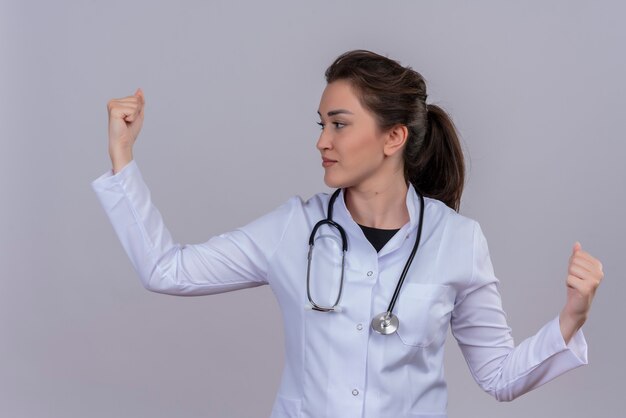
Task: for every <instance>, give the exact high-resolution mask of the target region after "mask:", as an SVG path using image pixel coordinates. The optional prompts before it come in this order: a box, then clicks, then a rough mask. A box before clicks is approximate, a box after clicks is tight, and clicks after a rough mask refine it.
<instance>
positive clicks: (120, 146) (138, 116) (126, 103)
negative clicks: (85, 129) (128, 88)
mask: <svg viewBox="0 0 626 418" xmlns="http://www.w3.org/2000/svg"><path fill="white" fill-rule="evenodd" d="M144 105H145V99H144V96H143V91H141V89H140V88H138V89H137V91H135V94H134V95H132V96H127V97H124V98H121V99H111V100H109V102H108V103H107V110H108V111H109V155H110V156H111V162H112V163H113V172H114V173H117V172H118V171H120V170H121V169H122V168H124V166H126V164H128V163H129V162H130V161H131V160H132V159H133V154H132V151H133V145H134V144H135V141H136V140H137V136H138V135H139V131H141V126H142V125H143V115H144Z"/></svg>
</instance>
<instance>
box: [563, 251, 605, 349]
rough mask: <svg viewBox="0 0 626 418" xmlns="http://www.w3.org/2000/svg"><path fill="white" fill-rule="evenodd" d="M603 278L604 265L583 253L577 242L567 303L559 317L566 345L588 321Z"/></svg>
mask: <svg viewBox="0 0 626 418" xmlns="http://www.w3.org/2000/svg"><path fill="white" fill-rule="evenodd" d="M603 278H604V273H603V272H602V263H600V261H599V260H598V259H597V258H595V257H593V256H592V255H591V254H589V253H588V252H586V251H583V250H582V247H581V245H580V243H579V242H576V244H574V248H573V250H572V255H571V257H570V259H569V266H568V269H567V301H566V302H565V307H564V308H563V310H562V311H561V315H560V317H559V318H560V323H561V333H562V334H563V338H564V339H565V342H566V343H567V342H569V339H570V338H571V337H572V335H574V333H575V332H576V331H577V330H578V328H580V327H581V326H582V324H583V323H584V322H585V321H586V320H587V315H588V314H589V309H590V308H591V302H592V300H593V297H594V295H595V294H596V289H597V288H598V286H599V285H600V282H601V281H602V279H603Z"/></svg>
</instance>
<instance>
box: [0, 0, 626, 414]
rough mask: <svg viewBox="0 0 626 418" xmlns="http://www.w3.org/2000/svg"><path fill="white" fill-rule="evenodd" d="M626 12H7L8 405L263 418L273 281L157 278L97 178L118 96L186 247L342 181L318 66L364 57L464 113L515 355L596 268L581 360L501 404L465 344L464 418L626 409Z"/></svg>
mask: <svg viewBox="0 0 626 418" xmlns="http://www.w3.org/2000/svg"><path fill="white" fill-rule="evenodd" d="M625 12H626V6H624V5H623V3H621V2H618V1H598V2H584V1H565V0H559V1H548V2H546V1H538V0H533V1H526V2H514V1H474V2H461V1H456V2H426V1H390V2H380V1H345V2H334V1H315V2H294V1H275V0H272V1H263V2H255V1H248V2H244V1H207V2H201V1H180V2H173V1H172V2H167V3H166V2H150V1H132V2H130V1H121V0H113V1H107V2H95V1H69V0H59V1H56V2H45V1H39V2H20V1H17V0H14V1H8V0H1V1H0V141H2V143H1V145H2V147H1V149H0V185H1V188H0V191H1V192H2V198H1V202H2V203H1V205H0V211H1V216H0V245H1V247H0V269H1V270H0V271H1V276H0V416H2V417H12V418H22V417H54V418H57V417H59V418H60V417H63V418H73V417H76V418H78V417H81V418H82V417H94V418H99V417H123V418H125V417H148V416H149V417H153V418H157V417H174V416H176V417H193V418H195V417H198V418H199V417H264V416H268V415H269V412H270V409H271V405H272V403H273V400H274V395H275V391H276V389H277V386H278V381H279V378H280V373H281V369H282V356H283V340H282V323H281V319H280V317H279V312H278V307H277V305H276V303H275V300H274V298H273V296H272V294H271V291H270V289H269V287H262V288H255V289H250V290H245V291H239V292H233V293H228V294H222V295H215V296H210V297H199V298H182V297H178V298H177V297H172V296H165V295H159V294H155V293H150V292H148V291H146V290H145V289H143V288H142V287H141V285H140V282H139V279H138V278H137V277H136V276H135V273H134V271H133V269H132V266H131V264H130V262H129V260H128V258H127V257H126V254H125V253H124V252H123V249H122V247H121V245H120V243H119V241H118V240H117V237H116V236H115V234H114V231H113V229H112V228H111V226H110V224H109V223H108V220H107V218H106V216H105V214H104V212H103V211H102V209H101V208H100V206H99V203H98V201H97V198H96V196H95V194H94V193H93V192H92V190H91V188H90V182H91V181H92V180H94V179H95V178H96V177H98V176H100V175H101V174H102V173H104V172H105V171H106V170H109V169H110V167H111V164H110V160H109V157H108V152H107V111H106V104H107V101H108V100H109V99H111V98H119V97H124V96H127V95H130V94H132V93H133V92H134V91H135V89H136V88H137V87H141V88H142V89H143V90H144V93H145V97H146V110H145V122H144V127H143V130H142V132H141V134H140V136H139V139H138V142H137V144H136V147H135V152H134V155H135V159H136V161H137V163H138V164H139V166H140V168H141V170H142V173H143V174H144V177H145V179H146V182H147V183H148V185H149V186H150V188H151V191H152V196H153V201H154V203H155V204H156V205H157V207H158V208H159V209H160V211H161V213H162V214H163V216H164V218H165V221H166V223H167V225H168V228H169V229H170V231H171V232H172V234H173V235H174V237H175V239H177V240H178V241H179V242H186V243H196V242H204V241H206V240H208V239H209V238H210V237H211V236H213V235H215V234H218V233H220V232H224V231H227V230H230V229H233V228H235V227H237V226H240V225H243V224H245V223H247V222H249V221H251V220H252V219H254V218H256V217H258V216H260V215H262V214H264V213H265V212H267V211H269V210H271V209H273V208H274V207H276V206H278V205H279V204H281V203H282V202H284V201H285V200H286V199H288V198H289V197H290V196H292V195H295V194H299V195H300V196H303V197H305V198H308V197H309V196H311V195H313V194H314V193H316V192H319V191H326V190H327V188H326V187H325V185H324V183H323V180H322V176H323V169H322V168H321V165H320V158H319V153H318V152H317V150H316V149H315V142H316V140H317V136H318V134H319V131H318V129H319V128H318V126H317V125H316V122H317V121H318V117H317V114H316V111H317V106H318V104H319V99H320V96H321V93H322V90H323V88H324V86H325V82H324V78H323V73H324V70H325V69H326V67H327V66H328V65H329V64H330V63H331V62H332V61H333V60H334V58H335V57H336V56H337V55H339V54H340V53H342V52H345V51H347V50H349V49H356V48H364V49H370V50H373V51H375V52H378V53H381V54H383V55H387V56H389V57H391V58H393V59H397V60H399V61H400V62H401V63H402V64H404V65H410V66H412V67H413V68H414V69H416V70H417V71H419V72H420V73H422V74H423V75H424V76H425V78H426V80H427V83H428V93H429V99H428V101H429V102H430V103H437V104H439V105H441V106H442V107H444V108H445V109H446V110H448V112H449V113H450V114H451V115H452V117H453V119H454V121H455V123H456V125H457V127H458V129H459V131H460V133H461V136H462V140H463V146H464V150H465V153H466V157H467V165H468V172H467V174H468V176H467V185H466V189H465V193H464V196H463V200H462V204H461V213H462V214H464V215H466V216H469V217H472V218H474V219H476V220H478V221H479V222H480V223H481V226H482V228H483V231H484V232H485V235H486V237H487V239H488V241H489V246H490V250H491V257H492V260H493V263H494V267H495V270H496V274H497V276H498V277H499V278H500V280H501V292H502V297H503V305H504V309H505V310H506V312H507V314H508V319H509V325H510V326H511V327H512V328H513V333H514V334H513V335H514V337H515V339H516V341H517V342H520V341H522V340H523V339H524V338H526V337H528V336H530V335H532V334H533V333H534V332H535V331H537V330H538V329H539V327H540V326H541V325H543V324H544V323H545V322H546V321H548V320H549V319H551V318H553V317H554V316H555V315H556V314H558V312H559V311H560V309H561V307H562V305H563V303H564V301H565V277H566V268H567V262H568V257H569V255H570V252H571V248H572V245H573V243H574V241H576V240H579V241H580V242H581V243H582V245H583V249H586V250H588V251H590V252H591V253H592V254H594V255H595V256H597V257H598V258H600V260H601V261H602V262H603V264H604V271H605V280H604V282H603V284H602V286H601V287H600V289H599V291H598V294H597V296H596V299H595V302H594V306H593V307H592V311H591V316H590V318H589V320H588V322H587V323H586V324H585V326H584V328H583V332H584V333H585V336H586V338H587V341H588V343H589V363H590V364H589V365H588V366H585V367H583V368H579V369H577V370H574V371H572V372H570V373H567V374H566V375H564V376H562V377H560V378H558V379H557V380H555V381H553V382H551V383H549V384H547V385H545V386H543V387H541V388H539V389H537V390H535V391H533V392H531V393H528V394H526V395H524V396H522V397H521V398H519V399H517V400H515V401H513V402H512V403H497V402H496V401H495V400H494V399H492V398H490V397H489V396H488V395H486V394H484V393H483V392H482V391H481V390H480V388H479V387H478V385H476V384H475V383H474V382H473V380H472V378H471V376H470V373H469V371H468V369H467V366H466V365H465V362H464V360H463V358H462V356H461V354H460V351H459V350H458V347H457V346H456V342H455V341H454V339H453V338H451V337H450V338H449V341H448V345H447V348H448V349H447V358H446V364H445V367H446V376H447V379H448V384H449V414H450V417H451V418H462V417H481V418H492V417H494V418H495V417H511V418H517V417H520V418H521V417H524V418H526V417H529V416H533V417H537V418H540V417H554V416H567V417H570V418H583V417H585V418H587V417H589V416H600V417H609V418H610V417H618V416H621V414H623V400H622V399H621V398H622V397H623V376H624V373H625V372H626V361H625V360H624V357H623V346H624V343H625V339H624V326H623V322H622V318H624V315H625V314H626V312H625V309H624V307H623V304H622V300H621V299H622V297H623V294H624V293H625V291H626V286H625V284H624V280H623V279H624V277H623V271H624V269H623V268H622V264H621V263H622V262H623V259H624V256H623V255H624V253H625V250H626V245H625V244H624V236H625V235H626V226H625V222H624V218H623V212H624V210H623V207H624V204H625V203H626V168H625V165H624V163H623V158H624V155H625V154H626V146H625V145H624V144H625V139H626V138H625V137H624V133H623V126H622V125H623V120H624V117H625V115H626V100H625V99H626V86H625V81H624V74H626V55H625V54H624V53H623V48H624V43H625V41H626V26H624V24H623V16H624V13H625ZM259 199H260V200H259ZM251 201H254V202H260V203H255V204H254V205H251V204H250V203H249V202H251ZM620 260H622V261H620Z"/></svg>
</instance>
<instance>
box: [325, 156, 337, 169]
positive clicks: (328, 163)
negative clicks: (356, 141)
mask: <svg viewBox="0 0 626 418" xmlns="http://www.w3.org/2000/svg"><path fill="white" fill-rule="evenodd" d="M336 162H337V161H336V160H331V159H330V158H325V157H322V166H324V167H330V166H331V165H333V164H335V163H336Z"/></svg>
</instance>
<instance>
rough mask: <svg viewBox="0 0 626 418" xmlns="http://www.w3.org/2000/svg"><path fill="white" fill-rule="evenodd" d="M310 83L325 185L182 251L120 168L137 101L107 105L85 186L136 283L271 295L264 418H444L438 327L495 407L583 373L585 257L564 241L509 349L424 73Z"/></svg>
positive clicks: (592, 284) (451, 138)
mask: <svg viewBox="0 0 626 418" xmlns="http://www.w3.org/2000/svg"><path fill="white" fill-rule="evenodd" d="M326 81H327V83H328V84H327V86H326V88H325V90H324V92H323V94H322V98H321V101H320V105H319V109H318V113H319V116H320V122H319V124H320V126H321V134H320V137H319V140H318V142H317V149H318V151H319V152H320V154H321V158H322V165H323V166H324V169H325V174H324V181H325V183H326V184H327V185H328V186H330V187H333V188H336V189H337V190H336V192H335V193H333V194H332V196H331V195H328V194H325V193H320V194H317V195H315V196H313V197H312V198H310V199H309V200H307V201H303V200H302V199H301V198H299V197H293V198H291V199H289V200H288V201H287V202H286V203H284V204H283V205H281V206H280V207H278V208H277V209H275V210H274V211H272V212H270V213H268V214H266V215H264V216H263V217H261V218H259V219H257V220H255V221H253V222H251V223H249V224H248V225H246V226H243V227H241V228H238V229H236V230H234V231H232V232H228V233H224V234H221V235H219V236H215V237H213V238H211V239H209V240H208V241H207V242H205V243H202V244H196V245H181V244H178V243H176V242H175V241H173V239H172V237H171V236H170V233H169V231H168V230H167V228H166V227H165V225H164V224H163V220H162V217H161V215H160V213H159V211H158V210H157V209H156V207H154V205H153V204H152V202H151V200H150V192H149V189H148V187H147V186H146V184H145V182H144V181H143V178H142V176H141V173H140V171H139V167H138V166H137V164H136V162H135V160H133V157H132V147H133V144H134V142H135V140H136V138H137V135H138V134H139V131H140V129H141V126H142V122H143V117H144V112H143V110H144V103H145V102H144V96H143V92H142V91H141V90H140V89H138V90H137V92H136V93H135V94H134V95H133V96H129V97H125V98H122V99H115V100H111V101H110V102H109V103H108V111H109V153H110V156H111V160H112V163H113V169H112V171H108V172H106V173H104V174H103V175H102V176H101V177H99V178H98V179H96V180H95V181H94V182H93V183H92V187H93V189H94V190H95V191H96V193H97V195H98V197H99V199H100V201H101V203H102V206H103V208H104V209H105V211H106V213H107V215H108V216H109V219H110V221H111V223H112V225H113V227H114V229H115V231H116V233H117V234H118V236H119V238H120V240H121V243H122V245H123V246H124V248H125V250H126V252H127V253H128V255H129V257H130V259H131V261H132V263H133V266H134V268H135V269H136V271H137V273H138V274H139V277H140V278H141V280H142V282H143V284H144V286H145V287H146V288H147V289H149V290H152V291H155V292H161V293H168V294H172V295H205V294H214V293H220V292H226V291H231V290H236V289H242V288H247V287H253V286H258V285H262V284H269V285H270V286H271V288H272V290H273V292H274V293H275V295H276V297H277V300H278V302H279V304H280V308H281V310H282V315H283V321H284V334H285V343H286V350H285V353H286V359H285V368H284V372H283V376H282V381H281V385H280V388H279V391H278V394H277V397H276V400H275V403H274V408H273V411H272V417H273V418H278V417H281V418H282V417H316V418H319V417H396V418H399V417H429V418H435V417H438V418H442V417H446V403H447V392H446V384H445V381H444V376H443V367H442V364H443V344H444V341H445V339H446V333H447V329H448V325H450V326H451V329H452V333H453V335H454V337H455V338H456V340H457V341H458V344H459V346H460V348H461V350H462V352H463V355H464V356H465V359H466V360H467V364H468V365H469V368H470V372H471V373H472V375H473V377H474V379H475V380H476V382H477V383H478V384H479V385H480V386H481V387H482V388H483V389H484V390H485V391H487V392H488V393H490V394H492V395H493V396H494V397H495V398H496V399H498V400H501V401H507V400H512V399H514V398H515V397H517V396H520V395H522V394H523V393H525V392H527V391H529V390H531V389H533V388H536V387H538V386H540V385H542V384H544V383H545V382H547V381H549V380H551V379H553V378H554V377H556V376H558V375H560V374H562V373H564V372H566V371H568V370H570V369H573V368H575V367H578V366H581V365H583V364H586V363H587V345H586V341H585V338H584V336H583V333H582V331H581V329H580V328H581V326H582V324H583V323H584V322H585V320H586V318H587V315H588V312H589V308H590V305H591V301H592V299H593V296H594V293H595V291H596V288H597V287H598V285H599V283H600V281H601V279H602V277H603V273H602V266H601V264H600V262H599V261H598V260H597V259H596V258H594V257H592V256H591V255H590V254H589V253H587V252H585V251H583V250H582V249H581V246H580V244H579V243H576V244H575V245H574V248H573V251H572V256H571V257H570V259H569V266H568V277H567V282H566V284H567V302H566V303H565V306H564V307H563V308H562V310H561V311H560V314H559V315H558V316H555V317H554V318H552V319H551V320H550V321H548V322H547V323H546V324H545V325H544V326H543V327H542V328H541V329H540V330H539V331H538V332H537V333H536V334H535V335H534V336H532V337H530V338H528V339H526V340H525V341H523V342H522V343H521V344H519V345H517V346H514V343H513V339H512V337H511V333H510V328H509V327H508V326H507V323H506V318H505V314H504V312H503V310H502V307H501V299H500V294H499V293H498V286H497V283H498V280H497V278H496V277H495V275H494V272H493V268H492V265H491V261H490V257H489V251H488V248H487V242H486V240H485V237H484V235H483V233H482V231H481V229H480V226H479V225H478V223H477V222H475V221H473V220H471V219H469V218H467V217H464V216H462V215H460V214H459V213H458V210H459V203H460V199H461V193H462V190H463V182H464V163H463V154H462V151H461V147H460V144H459V141H458V138H457V134H456V131H455V128H454V126H453V124H452V122H451V120H450V119H449V117H448V116H447V115H446V113H445V112H444V111H443V110H442V109H441V108H440V107H438V106H435V105H432V104H427V103H426V98H427V94H426V85H425V83H424V80H423V78H422V77H421V76H420V74H419V73H417V72H416V71H414V70H412V69H411V68H410V67H403V66H401V65H400V64H399V63H398V62H396V61H393V60H391V59H388V58H386V57H383V56H380V55H378V54H375V53H372V52H369V51H364V50H356V51H350V52H347V53H345V54H342V55H341V56H339V57H338V58H337V59H336V60H335V62H334V63H333V64H332V65H331V66H330V67H329V68H328V69H327V71H326ZM320 220H324V221H323V222H321V223H319V221H320Z"/></svg>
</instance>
